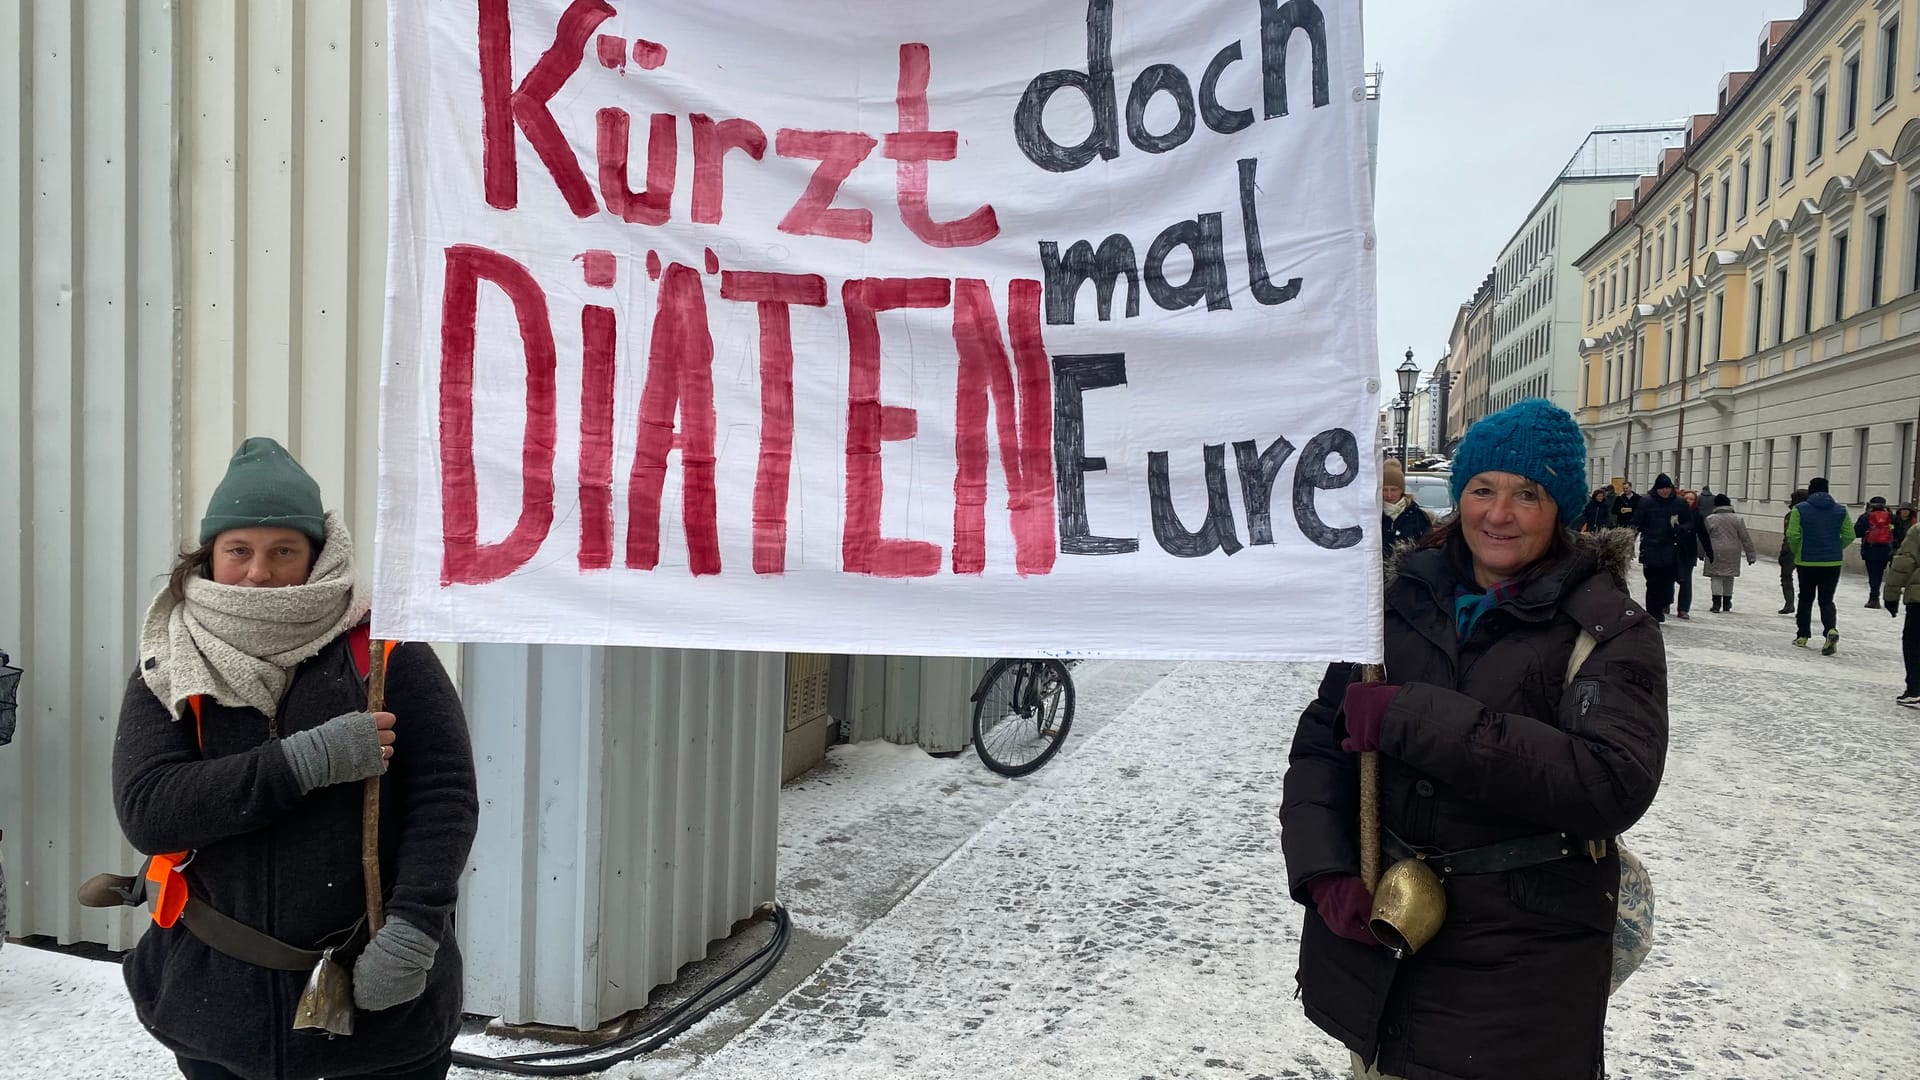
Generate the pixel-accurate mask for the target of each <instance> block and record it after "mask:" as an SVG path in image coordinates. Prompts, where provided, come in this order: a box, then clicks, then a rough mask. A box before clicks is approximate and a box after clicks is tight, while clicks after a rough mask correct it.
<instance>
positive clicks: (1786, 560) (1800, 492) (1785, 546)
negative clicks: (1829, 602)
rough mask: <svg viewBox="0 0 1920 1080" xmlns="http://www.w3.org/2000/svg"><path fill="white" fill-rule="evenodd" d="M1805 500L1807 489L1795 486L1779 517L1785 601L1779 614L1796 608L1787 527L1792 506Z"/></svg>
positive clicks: (1782, 591) (1789, 613) (1781, 589)
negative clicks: (1784, 510) (1783, 511)
mask: <svg viewBox="0 0 1920 1080" xmlns="http://www.w3.org/2000/svg"><path fill="white" fill-rule="evenodd" d="M1806 501H1807V489H1806V488H1795V489H1794V490H1793V494H1791V495H1789V496H1787V512H1786V513H1785V514H1783V515H1781V517H1780V595H1781V596H1782V597H1784V598H1785V599H1786V602H1785V603H1783V604H1781V605H1780V614H1782V615H1792V614H1793V613H1794V612H1795V610H1797V609H1796V608H1795V606H1794V603H1793V582H1794V575H1793V545H1791V544H1789V543H1787V527H1788V526H1789V525H1792V524H1793V508H1794V507H1796V506H1799V505H1800V504H1801V503H1803V502H1806Z"/></svg>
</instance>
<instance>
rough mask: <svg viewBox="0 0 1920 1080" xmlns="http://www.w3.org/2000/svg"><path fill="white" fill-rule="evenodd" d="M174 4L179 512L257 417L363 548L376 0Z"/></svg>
mask: <svg viewBox="0 0 1920 1080" xmlns="http://www.w3.org/2000/svg"><path fill="white" fill-rule="evenodd" d="M179 22H180V26H179V29H180V61H179V65H180V68H179V94H180V97H179V100H180V116H179V130H180V273H181V295H182V301H183V305H184V310H183V322H182V326H183V330H184V339H183V349H182V365H181V372H182V394H181V399H180V442H181V449H182V460H181V465H182V468H183V469H184V474H183V476H182V522H181V528H182V530H183V532H192V531H197V528H198V523H199V520H200V516H201V514H202V513H203V512H204V510H205V508H206V505H207V500H208V498H209V497H211V495H212V494H213V488H214V486H215V485H216V484H218V483H219V482H220V478H221V476H222V475H223V474H224V473H225V472H226V465H227V458H228V457H229V456H230V455H231V454H232V453H233V450H234V447H236V446H238V445H239V444H240V442H241V440H242V439H245V438H246V437H247V436H250V435H270V436H272V437H274V438H276V439H279V440H280V441H281V442H283V443H284V444H286V446H287V448H288V449H289V450H291V451H292V452H293V455H294V456H295V457H296V458H298V459H300V462H301V464H302V465H305V466H306V468H307V471H309V472H311V473H312V474H313V476H314V479H315V480H317V481H319V483H320V490H321V491H322V492H323V493H324V495H325V496H326V501H327V505H328V507H329V508H330V509H338V510H340V511H341V512H342V513H343V515H344V517H345V518H346V522H347V526H348V528H350V529H352V530H353V533H354V539H355V541H356V543H357V545H358V546H359V548H360V550H361V551H362V552H363V553H367V552H371V550H372V543H373V520H374V482H375V477H376V472H375V468H376V452H377V449H378V444H377V442H376V439H375V435H376V430H377V424H376V420H377V418H378V416H379V391H380V386H379V381H380V339H381V312H382V297H383V294H384V290H385V280H386V228H387V201H386V200H387V194H386V193H387V123H386V115H387V90H386V87H387V56H386V44H385V37H386V6H385V4H384V3H381V2H379V0H193V2H192V3H187V4H182V5H181V6H180V9H179ZM367 565H368V563H367V561H366V558H365V556H364V555H363V557H362V567H363V569H362V577H363V578H364V577H366V576H367V572H366V569H365V567H366V566H367Z"/></svg>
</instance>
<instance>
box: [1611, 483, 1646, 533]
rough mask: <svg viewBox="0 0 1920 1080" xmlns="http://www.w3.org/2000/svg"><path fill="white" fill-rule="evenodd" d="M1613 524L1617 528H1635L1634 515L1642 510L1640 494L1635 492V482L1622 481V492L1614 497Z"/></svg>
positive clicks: (1612, 504)
mask: <svg viewBox="0 0 1920 1080" xmlns="http://www.w3.org/2000/svg"><path fill="white" fill-rule="evenodd" d="M1611 506H1612V507H1613V526H1614V528H1616V529H1631V528H1633V515H1634V514H1636V513H1639V511H1640V496H1638V495H1635V494H1634V493H1633V484H1632V483H1630V482H1628V481H1626V480H1622V481H1620V494H1618V495H1615V496H1614V497H1613V502H1612V503H1611Z"/></svg>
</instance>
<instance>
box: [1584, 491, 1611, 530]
mask: <svg viewBox="0 0 1920 1080" xmlns="http://www.w3.org/2000/svg"><path fill="white" fill-rule="evenodd" d="M1612 526H1613V493H1612V492H1610V491H1608V490H1607V489H1606V488H1594V489H1593V497H1592V498H1591V499H1588V500H1587V505H1586V506H1585V507H1584V508H1583V509H1582V510H1581V511H1580V525H1579V529H1580V531H1581V532H1583V533H1597V532H1599V531H1600V530H1601V529H1606V528H1611V527H1612Z"/></svg>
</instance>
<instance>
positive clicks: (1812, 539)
mask: <svg viewBox="0 0 1920 1080" xmlns="http://www.w3.org/2000/svg"><path fill="white" fill-rule="evenodd" d="M1851 543H1853V518H1852V516H1851V515H1849V514H1848V513H1847V508H1846V507H1845V506H1842V505H1841V504H1840V503H1838V502H1836V501H1834V498H1833V496H1832V495H1831V494H1830V493H1828V491H1827V478H1826V477H1824V476H1816V477H1814V478H1813V479H1812V480H1809V481H1807V501H1805V502H1803V503H1801V504H1800V505H1799V506H1796V507H1794V508H1793V513H1791V514H1788V515H1787V546H1788V547H1790V548H1792V549H1793V565H1794V572H1795V573H1796V574H1798V575H1799V576H1800V610H1799V612H1798V618H1797V620H1796V626H1795V629H1796V630H1798V634H1797V635H1796V636H1795V637H1794V639H1793V643H1794V644H1795V645H1798V646H1799V647H1800V648H1803V649H1804V648H1806V647H1807V640H1808V639H1809V638H1811V637H1812V636H1813V602H1814V600H1815V598H1816V597H1817V598H1818V599H1819V601H1820V625H1821V629H1823V630H1824V631H1825V632H1826V635H1825V636H1826V644H1825V645H1824V646H1822V647H1821V649H1820V652H1821V654H1822V655H1824V656H1832V655H1833V654H1834V653H1835V652H1836V651H1837V650H1838V649H1839V646H1840V629H1839V622H1840V615H1839V612H1838V611H1837V610H1835V607H1834V603H1833V593H1834V590H1835V589H1837V588H1839V586H1840V567H1841V565H1842V564H1843V563H1844V562H1845V561H1846V553H1847V545H1849V544H1851Z"/></svg>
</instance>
